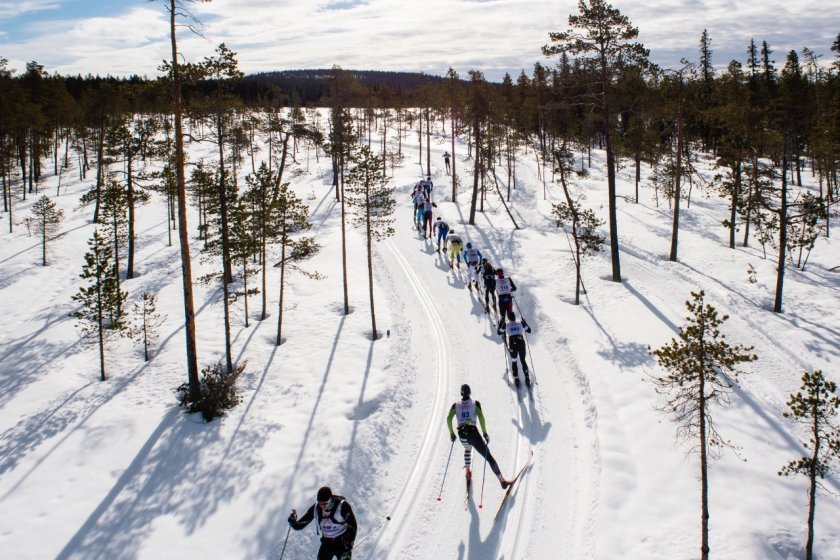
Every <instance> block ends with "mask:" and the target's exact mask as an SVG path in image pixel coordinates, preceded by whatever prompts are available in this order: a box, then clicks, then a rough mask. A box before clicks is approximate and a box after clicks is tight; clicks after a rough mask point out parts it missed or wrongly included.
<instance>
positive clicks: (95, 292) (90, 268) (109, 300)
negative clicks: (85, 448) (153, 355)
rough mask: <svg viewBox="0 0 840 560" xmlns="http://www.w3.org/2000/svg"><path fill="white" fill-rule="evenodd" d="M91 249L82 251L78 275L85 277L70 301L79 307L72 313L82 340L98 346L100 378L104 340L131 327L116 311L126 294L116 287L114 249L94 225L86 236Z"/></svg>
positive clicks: (103, 356) (102, 375)
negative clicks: (76, 320)
mask: <svg viewBox="0 0 840 560" xmlns="http://www.w3.org/2000/svg"><path fill="white" fill-rule="evenodd" d="M88 247H89V248H90V250H89V251H88V252H87V253H85V266H84V268H83V269H82V273H81V274H80V277H81V278H82V279H84V280H87V281H88V285H87V286H82V287H80V288H79V291H78V292H77V293H76V294H75V295H74V296H73V301H76V302H79V303H80V304H81V305H82V307H81V309H79V310H78V311H76V312H74V313H73V314H72V316H73V317H75V318H76V319H78V321H79V322H78V323H77V326H78V328H79V330H80V331H81V335H82V340H83V341H85V342H89V343H96V344H97V345H98V347H99V372H100V379H101V380H102V381H105V343H106V341H107V340H108V339H110V338H112V337H113V336H114V335H120V336H131V334H132V333H131V329H130V328H129V327H128V325H127V324H126V322H125V321H124V320H123V317H122V315H119V314H118V313H116V310H117V309H118V308H119V306H120V305H121V304H120V302H122V301H125V298H126V297H128V293H127V292H123V291H121V290H120V288H119V284H118V283H117V279H116V269H115V267H114V263H113V255H114V253H113V249H112V248H111V246H110V244H109V243H108V242H107V241H106V239H105V238H104V237H103V236H102V235H101V234H100V233H99V230H98V229H96V230H94V232H93V237H91V238H90V240H88Z"/></svg>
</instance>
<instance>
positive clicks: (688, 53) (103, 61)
mask: <svg viewBox="0 0 840 560" xmlns="http://www.w3.org/2000/svg"><path fill="white" fill-rule="evenodd" d="M830 3H831V2H828V3H826V2H825V1H824V0H740V1H733V0H645V1H641V0H627V1H625V0H616V1H615V2H613V4H614V6H615V7H617V8H618V9H619V10H621V11H622V13H624V14H625V15H627V16H628V17H629V18H630V20H631V21H632V23H633V24H634V25H636V26H637V27H638V28H639V29H640V40H641V41H642V42H643V43H644V44H645V46H646V47H648V48H649V49H650V51H651V58H652V59H653V60H654V62H656V63H658V64H660V65H662V66H666V67H667V66H675V65H677V64H678V62H679V59H680V58H681V57H686V58H688V59H689V60H694V61H696V60H697V45H698V42H699V38H700V34H701V33H702V31H703V29H704V28H707V29H708V30H709V34H710V36H711V38H712V49H713V61H714V63H715V64H716V65H717V66H719V67H721V68H722V67H725V66H726V65H727V64H728V62H729V61H730V60H731V59H733V58H736V59H738V60H741V61H743V60H744V59H745V50H746V46H747V44H748V43H749V41H750V38H755V39H756V41H757V42H760V41H762V40H766V41H767V42H768V43H769V44H770V46H771V48H772V49H773V50H774V51H775V52H774V55H773V58H774V59H775V60H776V64H777V67H781V66H782V65H783V63H784V60H785V55H786V52H787V51H788V50H790V49H795V50H797V51H801V49H802V47H803V46H807V47H809V48H811V49H812V50H814V51H816V52H817V53H821V54H824V55H825V57H824V59H823V60H824V61H828V60H830V59H831V57H832V54H833V53H831V52H830V51H829V48H830V46H831V44H832V42H833V41H834V39H835V38H836V36H837V33H838V31H840V16H838V15H837V14H838V10H831V9H829V7H828V4H830ZM192 10H193V12H194V13H195V15H196V16H198V17H199V18H200V19H201V21H202V22H203V23H204V28H203V35H204V36H203V37H198V36H195V35H192V34H190V33H188V32H187V30H186V29H182V30H181V43H182V47H183V52H184V54H185V56H186V57H187V58H188V59H190V60H194V59H200V58H203V57H204V56H208V55H210V54H211V53H212V52H213V49H214V48H215V47H216V46H217V45H218V44H219V43H222V42H224V43H226V44H227V46H228V47H229V48H231V49H232V50H233V51H235V52H236V53H237V55H238V59H239V62H240V67H241V68H242V69H243V70H244V71H245V72H257V71H266V70H276V69H290V68H291V69H294V68H324V67H330V66H332V65H334V64H338V65H340V66H342V67H344V68H360V69H380V70H409V71H423V72H427V73H431V74H443V73H445V72H446V70H447V69H448V68H449V67H452V68H455V69H456V70H457V71H458V72H459V73H461V74H462V75H465V74H466V72H467V71H468V70H481V71H483V72H484V73H485V75H486V76H487V77H488V78H489V79H494V80H498V79H500V78H501V77H502V76H503V75H504V73H505V72H510V73H511V75H513V76H514V77H515V76H516V75H518V74H519V72H520V70H521V69H525V70H526V72H528V73H529V74H530V73H531V69H532V68H533V65H534V63H535V62H537V61H541V62H544V63H546V64H552V62H551V61H546V59H544V58H543V57H542V55H541V54H540V47H541V46H542V45H544V44H546V43H547V42H548V33H549V32H550V31H560V30H562V29H565V27H566V23H567V20H568V16H569V14H570V13H576V12H577V2H576V0H422V1H421V0H213V1H212V2H210V3H204V4H192ZM167 31H168V28H167V21H166V12H165V11H164V9H163V7H162V3H161V0H155V1H152V2H149V1H148V0H24V1H19V2H11V1H2V0H0V57H4V58H7V59H8V60H9V67H10V68H13V69H22V68H23V67H24V65H25V64H26V62H28V61H30V60H35V61H37V62H39V63H40V64H42V65H44V67H45V69H46V70H47V71H49V72H58V73H61V74H76V73H81V74H88V73H92V74H112V75H130V74H140V75H149V76H152V75H155V74H156V68H157V66H158V64H159V63H160V61H161V60H162V59H163V58H166V56H167V40H168V36H167Z"/></svg>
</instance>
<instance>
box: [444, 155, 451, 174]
mask: <svg viewBox="0 0 840 560" xmlns="http://www.w3.org/2000/svg"><path fill="white" fill-rule="evenodd" d="M450 157H451V156H450V155H449V152H443V163H445V164H446V174H447V175H449V174H450V173H452V168H451V167H449V158H450Z"/></svg>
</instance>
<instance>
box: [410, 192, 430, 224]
mask: <svg viewBox="0 0 840 560" xmlns="http://www.w3.org/2000/svg"><path fill="white" fill-rule="evenodd" d="M425 201H426V198H425V197H424V196H423V194H421V193H418V192H417V191H413V192H412V194H411V203H412V204H413V205H414V210H413V211H412V213H413V214H414V227H416V228H417V229H420V224H419V223H418V217H422V214H420V213H419V212H418V209H419V210H420V211H422V209H423V203H424V202H425Z"/></svg>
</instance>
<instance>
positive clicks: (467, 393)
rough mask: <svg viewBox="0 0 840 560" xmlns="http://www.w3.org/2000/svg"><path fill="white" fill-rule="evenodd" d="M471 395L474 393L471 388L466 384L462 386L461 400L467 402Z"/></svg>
mask: <svg viewBox="0 0 840 560" xmlns="http://www.w3.org/2000/svg"><path fill="white" fill-rule="evenodd" d="M470 394H472V391H471V390H470V386H469V385H467V384H466V383H464V384H463V385H461V398H462V399H464V400H467V399H469V398H470Z"/></svg>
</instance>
